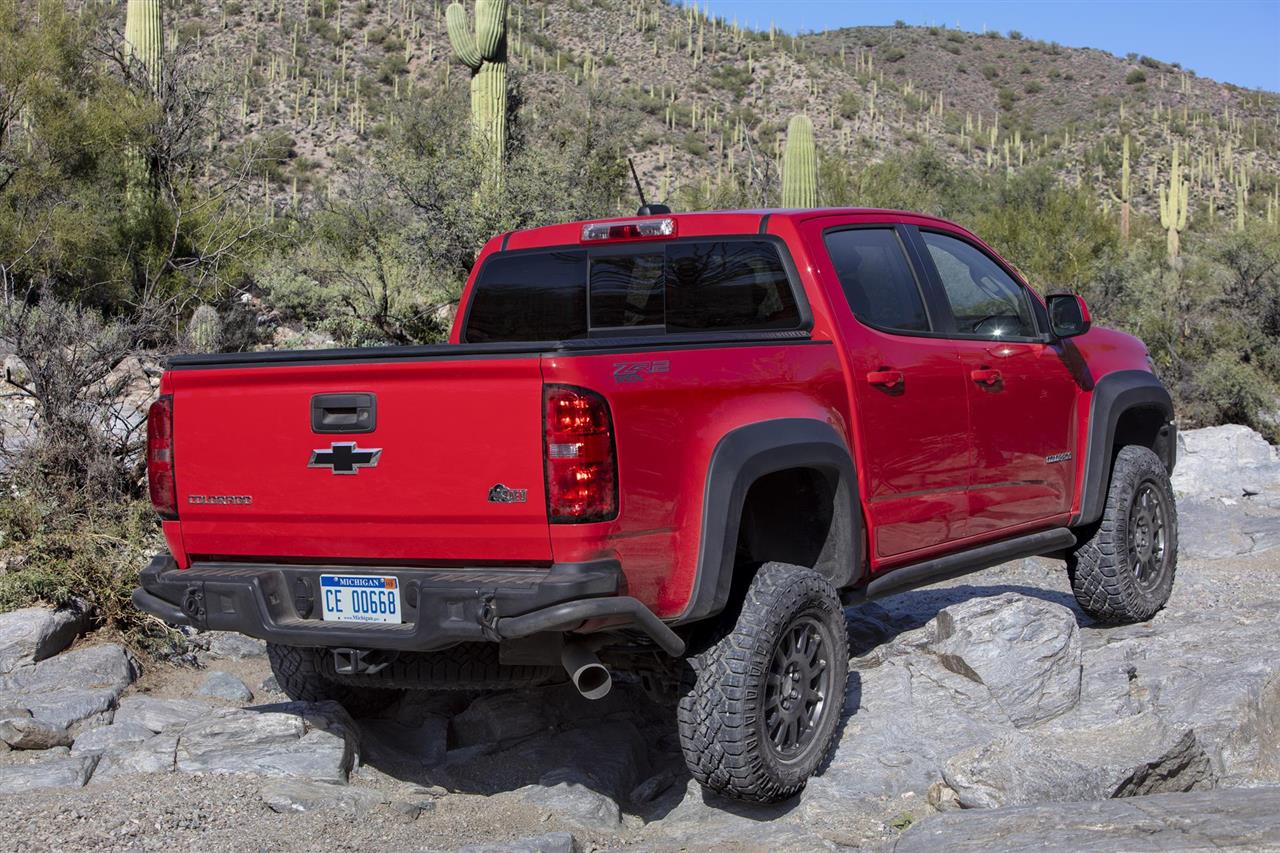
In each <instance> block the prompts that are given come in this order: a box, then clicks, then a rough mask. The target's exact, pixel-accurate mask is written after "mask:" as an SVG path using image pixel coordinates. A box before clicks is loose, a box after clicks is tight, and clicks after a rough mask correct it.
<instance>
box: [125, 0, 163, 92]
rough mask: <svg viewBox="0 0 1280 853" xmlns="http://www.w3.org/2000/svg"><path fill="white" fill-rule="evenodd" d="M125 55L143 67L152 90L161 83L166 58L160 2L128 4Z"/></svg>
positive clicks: (139, 0)
mask: <svg viewBox="0 0 1280 853" xmlns="http://www.w3.org/2000/svg"><path fill="white" fill-rule="evenodd" d="M124 52H125V56H127V57H130V58H133V59H137V60H138V61H139V62H140V63H142V67H143V68H145V69H146V70H147V77H148V78H149V82H150V83H151V85H152V86H155V85H157V84H158V83H159V80H160V62H161V57H162V56H163V54H164V30H163V29H162V28H161V25H160V0H129V5H128V7H127V9H126V11H125V18H124Z"/></svg>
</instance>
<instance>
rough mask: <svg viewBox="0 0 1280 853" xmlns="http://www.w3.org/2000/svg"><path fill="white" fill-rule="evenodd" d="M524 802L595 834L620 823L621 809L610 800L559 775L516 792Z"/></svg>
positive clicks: (613, 828)
mask: <svg viewBox="0 0 1280 853" xmlns="http://www.w3.org/2000/svg"><path fill="white" fill-rule="evenodd" d="M516 795H517V796H518V797H519V798H520V799H521V800H523V801H524V802H526V803H528V804H530V805H532V806H534V807H536V808H537V809H538V810H539V811H540V813H541V814H543V815H546V816H550V817H554V818H556V819H558V820H559V821H560V822H561V823H565V824H568V825H569V826H577V827H581V828H582V829H586V830H590V831H595V832H613V831H616V830H617V829H618V827H619V826H620V825H621V824H622V809H621V808H620V807H619V806H618V803H617V802H616V801H615V800H614V799H613V798H611V797H608V796H606V795H605V794H602V793H600V792H599V791H594V790H592V789H591V788H588V787H587V786H586V785H581V784H578V783H577V782H570V781H561V777H560V776H559V775H554V774H553V775H551V776H549V777H548V778H547V779H546V781H545V782H543V783H539V784H537V785H526V786H525V787H523V788H521V789H519V790H518V791H516Z"/></svg>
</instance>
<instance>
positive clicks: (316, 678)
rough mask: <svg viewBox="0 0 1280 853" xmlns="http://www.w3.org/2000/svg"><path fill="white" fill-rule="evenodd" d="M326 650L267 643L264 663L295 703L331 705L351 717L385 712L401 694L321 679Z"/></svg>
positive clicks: (327, 652)
mask: <svg viewBox="0 0 1280 853" xmlns="http://www.w3.org/2000/svg"><path fill="white" fill-rule="evenodd" d="M329 653H330V652H329V650H328V649H312V648H303V647H298V646H280V645H276V644H275V643H267V659H268V660H270V661H271V671H272V672H273V673H275V676H276V682H277V683H278V684H279V685H280V689H281V690H283V691H284V693H285V695H286V696H288V697H289V698H290V699H293V700H296V701H299V702H324V701H329V700H331V701H334V702H337V703H338V704H339V705H341V706H342V707H344V708H346V709H347V712H348V713H350V714H351V716H353V717H368V716H371V715H373V714H376V713H378V712H379V711H382V710H384V709H386V708H387V707H388V706H390V705H391V703H393V702H395V701H396V700H397V699H399V698H400V697H401V696H402V695H403V693H404V691H402V690H388V689H385V688H377V687H354V686H351V685H347V684H337V683H335V682H333V681H329V680H328V679H327V678H325V677H324V675H323V674H322V670H321V657H320V656H321V655H323V654H329Z"/></svg>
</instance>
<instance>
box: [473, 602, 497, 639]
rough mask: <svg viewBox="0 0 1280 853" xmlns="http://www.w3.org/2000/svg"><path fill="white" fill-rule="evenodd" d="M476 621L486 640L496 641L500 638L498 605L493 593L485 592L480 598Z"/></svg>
mask: <svg viewBox="0 0 1280 853" xmlns="http://www.w3.org/2000/svg"><path fill="white" fill-rule="evenodd" d="M476 621H477V622H479V623H480V635H481V636H482V637H484V638H485V639H486V640H488V641H489V642H491V643H496V642H498V641H499V640H500V639H502V638H501V636H499V634H498V605H497V602H496V601H495V600H494V595H493V593H486V594H485V596H484V597H483V598H482V599H480V612H479V613H478V614H477V615H476Z"/></svg>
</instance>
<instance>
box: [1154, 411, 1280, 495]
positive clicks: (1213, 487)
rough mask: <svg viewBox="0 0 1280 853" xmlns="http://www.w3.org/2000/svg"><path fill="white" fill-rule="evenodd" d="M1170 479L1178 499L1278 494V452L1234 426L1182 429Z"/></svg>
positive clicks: (1279, 491)
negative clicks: (1176, 459)
mask: <svg viewBox="0 0 1280 853" xmlns="http://www.w3.org/2000/svg"><path fill="white" fill-rule="evenodd" d="M1172 479H1173V491H1174V494H1175V495H1177V496H1178V497H1179V498H1182V497H1199V498H1228V499H1238V498H1243V497H1246V496H1251V495H1268V496H1270V495H1280V449H1277V448H1275V447H1272V446H1271V445H1269V444H1267V440H1266V439H1264V438H1263V437H1262V436H1261V435H1259V434H1258V433H1256V432H1254V431H1253V430H1251V429H1249V428H1248V427H1246V426H1240V425H1238V424H1227V425H1224V426H1216V427H1207V428H1205V429H1193V430H1186V431H1183V432H1180V433H1178V464H1177V466H1176V467H1175V469H1174V473H1173V478H1172Z"/></svg>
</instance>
